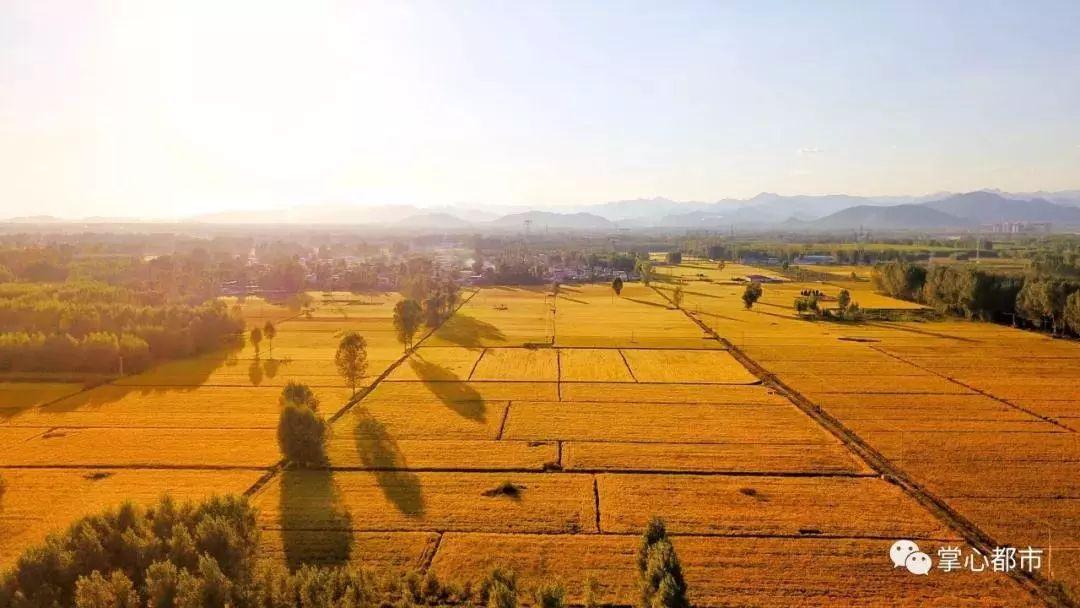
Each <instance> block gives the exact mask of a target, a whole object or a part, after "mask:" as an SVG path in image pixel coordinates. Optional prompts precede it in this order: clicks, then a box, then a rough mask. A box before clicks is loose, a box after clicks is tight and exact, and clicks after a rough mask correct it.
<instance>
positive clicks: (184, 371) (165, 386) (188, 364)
mask: <svg viewBox="0 0 1080 608" xmlns="http://www.w3.org/2000/svg"><path fill="white" fill-rule="evenodd" d="M241 347H242V345H240V344H231V345H227V346H225V347H223V348H221V349H218V350H216V351H213V352H211V353H208V354H204V355H199V356H195V357H190V358H186V359H174V360H171V361H164V362H161V363H159V364H158V365H156V366H154V367H152V368H151V369H149V370H147V371H145V372H143V373H141V374H136V375H132V376H125V377H123V378H120V379H119V380H117V381H115V382H112V383H109V384H103V385H101V386H96V387H93V388H89V389H87V390H84V391H83V392H81V393H76V394H74V395H70V396H68V397H65V398H63V399H60V400H57V401H54V402H52V403H48V404H46V405H42V406H38V407H29V408H16V411H15V412H14V413H11V414H10V416H6V417H16V416H18V415H19V414H20V413H22V412H27V411H31V410H36V411H38V412H40V413H64V412H73V411H81V410H89V409H94V408H99V407H103V406H106V405H108V404H110V403H114V402H117V401H121V400H123V399H124V398H125V397H127V396H128V395H130V394H131V393H138V394H140V395H149V394H154V393H181V392H190V391H195V390H198V389H199V388H200V387H202V385H204V384H205V383H206V382H207V380H208V379H209V378H210V376H211V375H213V373H214V372H215V371H216V370H218V369H220V368H221V367H223V366H232V365H237V363H238V360H237V358H236V353H237V352H238V351H239V350H240V348H241ZM248 371H249V372H250V371H251V370H248ZM161 374H166V376H165V377H164V378H162V377H161ZM169 374H177V375H179V376H181V377H182V378H183V381H184V383H183V384H178V383H177V382H176V381H175V380H174V379H172V378H171V377H170V376H169ZM260 376H261V372H260ZM260 382H261V379H260ZM5 414H7V412H5Z"/></svg>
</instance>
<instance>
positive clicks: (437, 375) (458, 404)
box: [409, 355, 487, 422]
mask: <svg viewBox="0 0 1080 608" xmlns="http://www.w3.org/2000/svg"><path fill="white" fill-rule="evenodd" d="M409 366H410V367H412V369H413V371H414V372H416V376H417V377H418V378H420V381H421V382H423V383H424V386H425V387H427V389H428V390H429V391H431V394H433V395H435V396H436V397H437V398H438V399H439V401H441V402H442V403H443V405H445V406H446V407H448V408H450V409H452V410H454V411H455V412H456V413H457V414H458V415H460V416H463V417H465V418H468V419H469V420H475V421H477V422H483V421H484V420H485V419H486V418H487V416H486V414H487V406H486V405H485V404H484V398H483V397H482V396H481V395H480V393H479V392H478V391H477V390H476V389H475V388H473V387H472V386H470V385H469V383H468V382H465V381H464V380H462V379H461V378H459V377H458V376H457V375H456V374H455V373H454V372H453V370H451V369H449V368H446V367H443V366H442V365H439V364H438V363H434V362H431V361H427V360H425V359H424V358H423V357H421V356H419V355H418V356H416V357H412V358H410V359H409Z"/></svg>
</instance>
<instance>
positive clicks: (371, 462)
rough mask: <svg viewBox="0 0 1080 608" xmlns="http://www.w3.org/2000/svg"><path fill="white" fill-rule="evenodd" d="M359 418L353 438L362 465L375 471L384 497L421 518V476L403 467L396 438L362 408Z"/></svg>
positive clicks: (402, 510) (405, 511) (405, 465)
mask: <svg viewBox="0 0 1080 608" xmlns="http://www.w3.org/2000/svg"><path fill="white" fill-rule="evenodd" d="M356 417H357V419H358V421H357V423H356V429H355V430H354V431H353V437H354V440H355V442H356V453H357V455H358V456H359V458H360V462H361V463H362V464H363V466H364V468H367V469H371V470H372V471H373V472H374V475H375V479H376V481H377V482H378V483H379V487H380V488H382V491H383V495H384V496H386V499H387V500H389V501H390V502H392V503H394V506H395V507H396V508H397V510H398V511H400V512H402V513H403V514H405V515H406V516H408V517H423V515H424V494H423V490H422V489H421V487H420V478H419V477H417V475H416V473H413V472H411V471H407V470H405V468H406V467H407V466H408V465H407V463H406V462H405V455H404V454H402V453H401V449H400V448H399V447H398V444H397V441H395V440H394V438H393V437H391V436H390V433H389V432H388V431H387V430H386V425H384V424H383V423H381V422H379V421H378V420H376V419H375V417H374V416H372V415H371V413H370V412H368V411H367V410H366V409H365V408H360V409H358V410H357V411H356Z"/></svg>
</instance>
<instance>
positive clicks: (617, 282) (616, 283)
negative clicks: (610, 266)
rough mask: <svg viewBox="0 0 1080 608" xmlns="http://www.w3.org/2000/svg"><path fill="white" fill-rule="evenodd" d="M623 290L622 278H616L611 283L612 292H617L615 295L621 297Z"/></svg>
mask: <svg viewBox="0 0 1080 608" xmlns="http://www.w3.org/2000/svg"><path fill="white" fill-rule="evenodd" d="M622 288H623V280H622V279H621V278H620V277H615V278H614V279H613V280H612V281H611V290H612V291H614V292H615V295H617V296H621V295H622Z"/></svg>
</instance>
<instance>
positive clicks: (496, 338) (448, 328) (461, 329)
mask: <svg viewBox="0 0 1080 608" xmlns="http://www.w3.org/2000/svg"><path fill="white" fill-rule="evenodd" d="M436 335H437V336H438V337H439V338H441V339H443V340H446V341H447V342H450V343H452V344H457V345H458V346H469V347H477V346H484V345H485V343H490V342H505V341H506V334H504V333H503V332H502V330H501V329H499V328H498V327H495V326H494V325H492V324H491V323H488V322H487V321H481V320H479V319H476V318H474V317H470V316H469V315H465V314H461V313H460V312H458V313H457V314H455V315H454V316H452V317H450V318H449V319H447V320H446V322H445V323H443V325H442V327H440V328H439V331H438V333H437V334H436Z"/></svg>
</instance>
